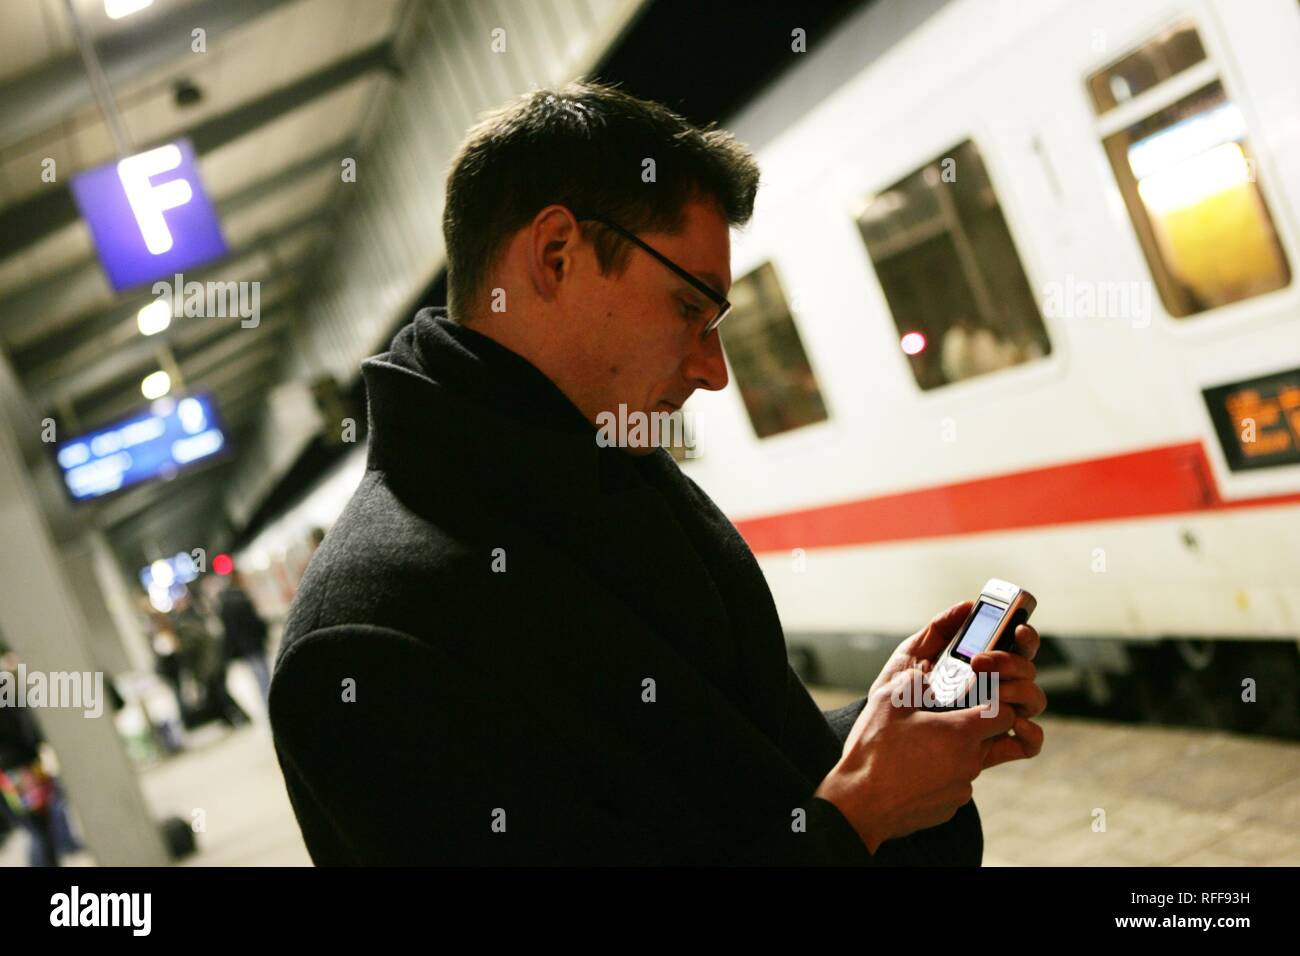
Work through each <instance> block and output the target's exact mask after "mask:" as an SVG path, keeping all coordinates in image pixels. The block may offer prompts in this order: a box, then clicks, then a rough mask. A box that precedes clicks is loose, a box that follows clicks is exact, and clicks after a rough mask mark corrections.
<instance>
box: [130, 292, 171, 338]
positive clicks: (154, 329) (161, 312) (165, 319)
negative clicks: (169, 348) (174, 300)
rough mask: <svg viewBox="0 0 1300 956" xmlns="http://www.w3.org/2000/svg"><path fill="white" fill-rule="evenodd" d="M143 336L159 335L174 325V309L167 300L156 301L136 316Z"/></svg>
mask: <svg viewBox="0 0 1300 956" xmlns="http://www.w3.org/2000/svg"><path fill="white" fill-rule="evenodd" d="M135 321H136V325H138V326H139V327H140V334H141V335H157V334H158V333H159V332H161V331H162V330H163V329H165V328H167V326H169V325H171V324H172V309H171V306H170V305H168V304H167V300H166V299H154V301H152V302H150V303H149V304H148V305H146V306H145V307H144V308H143V309H141V310H140V312H139V314H138V315H136V320H135Z"/></svg>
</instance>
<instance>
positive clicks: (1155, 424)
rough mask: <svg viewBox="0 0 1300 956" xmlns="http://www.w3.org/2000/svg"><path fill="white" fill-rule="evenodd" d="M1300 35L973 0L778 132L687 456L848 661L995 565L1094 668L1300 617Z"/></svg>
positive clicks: (796, 607)
mask: <svg viewBox="0 0 1300 956" xmlns="http://www.w3.org/2000/svg"><path fill="white" fill-rule="evenodd" d="M881 6H882V7H887V6H888V4H882V5H881ZM882 20H886V21H887V17H884V18H882ZM1297 51H1300V4H1297V2H1296V0H1250V2H1229V0H1223V2H1208V0H1201V2H1197V0H1170V2H1165V0H1144V2H1141V3H1133V2H1131V0H1102V2H1092V3H1088V4H1078V3H1069V2H1064V0H1061V2H1056V0H1034V2H1028V0H1023V2H1011V0H1008V2H998V0H954V2H950V3H948V4H946V5H944V6H943V7H942V8H941V9H940V10H939V11H938V12H937V13H935V14H934V15H933V16H931V17H929V18H928V19H927V20H925V22H924V23H922V24H921V25H920V26H919V27H918V28H916V29H914V30H911V31H910V32H908V33H907V35H905V36H901V37H899V38H898V41H897V42H896V43H893V44H892V46H890V48H889V49H888V52H886V53H885V54H884V55H882V56H880V57H879V58H877V59H876V60H874V61H873V62H872V63H871V64H870V65H869V66H868V67H867V68H866V69H864V70H863V71H862V72H861V73H859V74H858V75H856V76H854V77H853V78H852V79H851V80H849V81H848V82H846V83H845V84H843V85H842V86H841V87H840V88H839V89H838V90H837V91H836V92H835V93H834V94H833V95H831V96H829V97H827V98H825V99H824V100H822V101H821V102H820V103H819V104H818V105H817V106H816V108H815V109H813V110H811V111H807V112H805V113H804V114H803V115H801V116H800V117H799V119H798V121H797V122H795V123H793V124H792V125H790V126H789V127H788V128H786V129H785V130H784V131H783V132H782V133H781V134H780V135H778V136H776V137H774V138H772V139H771V140H770V141H768V142H767V143H765V144H764V146H763V147H762V148H761V149H760V150H759V160H760V165H761V167H762V171H763V188H762V189H761V190H760V193H759V197H758V206H757V208H756V211H755V216H754V219H753V222H752V223H751V224H750V226H749V227H748V228H747V229H746V230H744V231H743V232H742V233H741V234H739V235H738V236H737V238H736V242H735V246H734V250H733V274H734V275H735V276H737V277H738V278H737V281H736V283H735V285H734V288H733V291H732V295H731V299H732V301H733V302H734V303H735V312H734V314H733V315H732V316H730V317H729V318H728V319H727V322H726V324H724V325H723V327H722V334H723V341H724V344H725V346H726V349H727V353H728V361H729V366H730V370H731V375H732V386H731V387H729V388H727V389H725V390H723V391H722V392H717V393H698V394H697V395H696V396H695V397H693V398H692V400H691V402H690V404H689V406H688V410H689V412H690V413H692V414H693V415H694V416H695V424H696V428H695V435H694V437H695V439H696V441H697V445H696V448H695V449H694V452H695V453H696V455H697V457H693V458H686V459H684V460H683V467H684V469H685V470H686V471H687V473H688V474H689V475H690V476H691V477H692V478H694V479H695V480H696V481H697V482H698V483H699V484H700V485H701V486H702V487H703V488H704V489H705V490H706V491H707V492H708V493H709V494H710V495H711V496H712V497H713V498H714V500H715V501H716V502H717V503H718V504H719V506H720V507H721V508H722V509H723V510H724V511H725V512H726V513H727V514H728V515H729V516H731V517H732V519H733V521H735V523H736V525H737V527H738V528H739V529H740V530H741V532H742V534H744V535H745V537H746V538H747V540H748V541H749V542H750V545H751V547H752V548H753V550H754V551H755V553H756V554H757V555H758V558H759V560H760V563H761V564H762V566H763V569H764V572H765V573H766V575H767V578H768V581H769V583H770V586H771V588H772V591H773V594H774V595H775V598H776V601H777V605H778V607H779V610H780V613H781V617H782V620H783V622H784V624H785V628H786V632H787V635H788V643H789V644H790V645H791V647H792V648H793V649H795V650H798V651H800V652H801V653H802V654H803V655H805V657H809V658H811V657H820V658H821V660H820V662H819V663H820V666H819V667H818V668H817V669H818V670H819V671H820V672H821V673H822V675H823V676H831V677H839V678H848V679H858V678H859V677H866V679H869V675H870V674H872V673H874V671H873V668H876V667H878V666H879V661H878V657H879V654H878V652H879V651H880V649H881V648H883V647H887V646H892V643H893V642H894V641H896V640H897V638H898V637H899V636H900V635H903V634H907V633H910V632H911V631H913V630H914V629H916V628H917V627H918V626H919V625H920V624H922V623H923V622H924V621H926V620H927V619H928V618H929V617H930V616H931V615H932V614H934V613H935V612H936V611H938V610H940V609H942V608H945V607H947V606H948V605H950V604H951V603H953V602H954V601H957V600H961V599H963V598H967V597H969V598H973V597H975V594H976V591H977V590H978V588H979V586H980V585H981V584H982V583H983V582H984V581H985V580H986V579H987V578H989V577H1001V578H1005V579H1009V580H1012V581H1015V582H1017V583H1019V584H1021V585H1023V586H1025V587H1027V588H1029V589H1030V590H1032V591H1033V592H1034V594H1035V595H1037V597H1038V600H1039V610H1038V612H1037V613H1036V615H1035V619H1034V623H1035V624H1036V625H1037V626H1038V628H1039V630H1040V631H1041V632H1042V633H1044V634H1045V635H1051V636H1053V637H1057V638H1063V639H1067V640H1066V641H1065V646H1067V647H1068V648H1069V651H1068V656H1070V657H1071V658H1072V659H1074V660H1075V661H1076V663H1084V664H1087V665H1089V666H1090V668H1091V669H1094V670H1095V669H1098V668H1100V669H1114V670H1123V669H1125V667H1126V666H1127V665H1126V658H1125V654H1124V648H1125V647H1126V646H1129V645H1130V643H1132V642H1136V643H1144V642H1146V643H1149V642H1152V641H1154V640H1157V639H1161V638H1174V639H1176V642H1177V646H1178V647H1180V648H1181V649H1182V650H1183V651H1184V654H1185V658H1186V660H1187V661H1188V662H1189V663H1191V664H1204V663H1206V662H1207V661H1208V660H1209V655H1208V653H1207V650H1212V648H1213V643H1212V642H1214V641H1216V640H1220V639H1270V640H1286V641H1294V640H1296V638H1297V635H1298V634H1300V284H1298V283H1297V282H1296V281H1294V279H1293V273H1294V271H1295V269H1296V265H1297V263H1300V217H1298V216H1297V210H1300V72H1297V66H1296V64H1297ZM801 82H803V74H802V73H801V71H800V70H799V69H795V70H792V71H790V72H789V73H788V74H787V75H786V76H785V77H784V78H783V79H782V80H780V81H779V82H778V83H776V84H775V85H774V86H773V87H772V88H770V89H768V90H766V91H764V93H763V94H762V95H761V97H760V98H759V99H758V100H757V101H756V102H754V103H753V104H752V106H751V107H750V108H749V110H748V111H747V113H746V114H744V115H742V116H741V117H739V118H738V121H737V124H736V128H737V130H738V132H739V133H740V134H741V136H742V138H744V137H743V131H744V128H745V125H746V122H747V117H749V118H753V117H758V116H761V115H762V114H763V111H767V110H773V109H774V108H775V107H776V106H778V105H779V104H780V103H781V102H782V101H783V99H785V98H789V97H794V96H795V95H796V94H797V93H798V87H797V84H799V83H801ZM340 504H341V502H340ZM319 520H320V518H319V515H317V517H315V518H313V521H319ZM284 527H287V524H285V525H284ZM1075 639H1078V640H1075ZM1084 639H1086V640H1084ZM1206 641H1208V642H1210V643H1203V642H1206ZM845 648H847V649H848V651H849V653H850V655H851V656H852V658H853V660H856V661H859V662H861V663H862V667H861V669H860V673H854V674H850V673H845V672H843V671H840V672H838V673H836V672H835V667H834V666H830V663H831V662H833V661H834V660H837V659H838V660H841V661H842V660H844V659H845V658H844V656H843V655H840V656H839V657H838V658H837V657H836V655H837V654H839V652H840V651H842V650H844V649H845ZM864 648H865V649H873V650H874V651H875V652H876V653H871V654H863V653H862V650H863V649H864ZM850 669H856V666H854V667H851V668H850ZM827 671H831V672H832V673H830V674H829V675H827Z"/></svg>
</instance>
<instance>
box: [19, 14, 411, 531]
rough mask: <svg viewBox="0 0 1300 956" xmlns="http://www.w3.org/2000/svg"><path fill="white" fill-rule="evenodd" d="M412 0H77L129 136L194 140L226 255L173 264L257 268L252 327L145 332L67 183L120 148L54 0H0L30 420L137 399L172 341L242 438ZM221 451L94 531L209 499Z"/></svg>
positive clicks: (136, 524)
mask: <svg viewBox="0 0 1300 956" xmlns="http://www.w3.org/2000/svg"><path fill="white" fill-rule="evenodd" d="M408 2H409V0H365V2H357V0H154V2H153V3H152V5H150V6H149V7H147V8H145V9H143V10H141V11H139V12H137V13H133V14H131V15H129V16H126V17H124V18H122V19H118V20H113V19H110V18H109V17H108V16H107V15H106V12H105V3H104V0H72V3H73V6H74V7H75V9H76V11H77V13H78V15H79V17H80V18H81V20H82V23H83V24H84V27H85V29H86V31H87V33H88V35H89V36H90V37H91V39H92V41H93V43H94V45H95V49H96V52H97V55H98V56H99V58H100V60H101V62H102V64H103V68H104V71H105V74H106V76H107V78H108V80H109V83H110V86H111V89H112V94H113V98H114V101H115V103H116V106H117V109H118V112H119V114H120V116H121V118H122V121H123V125H124V127H125V130H126V133H127V135H128V137H129V145H130V147H131V149H132V150H133V151H141V150H144V149H147V148H149V147H151V146H156V145H160V144H162V143H166V142H172V141H175V140H178V139H181V138H188V139H190V140H191V142H192V143H193V145H194V149H195V152H196V154H197V157H198V160H197V161H198V168H199V174H200V176H201V178H202V181H203V183H204V186H205V187H206V190H207V192H208V195H209V196H210V198H211V199H212V201H213V203H214V204H215V205H216V207H217V210H218V212H219V213H220V217H221V222H222V232H223V234H224V236H225V239H226V243H227V245H228V246H229V249H230V254H229V255H228V256H227V257H226V258H225V259H223V260H221V261H220V262H217V263H212V264H209V265H207V266H204V267H202V269H200V270H195V274H194V275H190V274H188V273H187V274H186V279H187V280H188V279H191V278H197V279H200V280H203V279H209V278H211V279H217V280H220V281H232V280H233V281H254V280H256V281H258V282H260V284H261V286H260V309H261V320H260V323H259V324H258V326H257V327H256V328H244V327H241V324H240V322H239V321H238V320H235V321H231V320H229V319H191V320H188V321H173V322H172V324H171V326H170V327H169V328H168V329H166V330H165V331H163V332H162V333H159V334H157V335H153V336H148V337H146V336H143V335H141V333H140V331H139V329H138V327H137V313H138V312H139V310H140V308H141V307H142V306H144V305H146V304H148V303H149V302H150V301H152V300H153V298H154V296H153V295H152V293H151V291H150V289H149V287H148V286H147V285H146V286H144V287H142V288H137V289H135V290H128V291H127V292H124V293H117V292H114V290H113V289H112V287H111V285H110V284H109V282H108V280H107V279H106V278H105V275H104V272H103V270H102V269H101V267H100V264H99V261H98V259H97V257H96V254H95V249H94V245H93V243H92V238H91V233H90V230H89V228H88V226H87V225H86V223H85V222H84V220H83V219H82V218H81V217H80V215H79V213H78V209H77V206H76V204H75V202H74V200H73V197H72V192H71V189H70V186H69V183H70V181H71V179H72V177H73V176H75V175H76V174H77V173H79V172H82V171H84V170H87V169H91V168H94V167H96V166H99V165H102V164H104V163H107V162H111V161H113V160H115V159H117V158H119V157H118V154H117V150H116V149H115V146H114V142H113V138H112V136H111V134H110V130H109V127H108V125H107V123H106V121H105V119H104V116H103V115H102V113H101V110H100V108H99V105H98V104H97V102H96V100H95V99H94V97H93V94H92V87H91V85H90V83H89V82H88V81H87V77H86V71H85V68H84V65H83V62H82V59H81V56H80V53H79V50H78V46H77V43H76V39H75V33H74V30H73V27H72V23H71V18H70V17H69V14H68V10H67V8H66V4H67V0H27V2H23V3H5V4H2V5H0V348H3V350H4V353H5V355H6V356H7V358H8V360H9V362H10V363H11V365H12V367H13V369H14V372H15V374H16V377H17V379H18V381H19V383H20V384H21V386H22V390H23V392H24V393H25V400H26V403H27V405H28V408H27V411H28V412H29V418H30V420H39V419H42V418H46V417H50V418H53V419H55V420H56V421H57V422H58V423H59V430H60V437H63V436H65V435H71V434H74V433H77V432H83V431H88V430H91V429H94V428H96V427H98V426H100V425H103V424H106V423H108V422H110V421H112V420H114V419H116V418H119V417H121V416H122V415H124V414H127V413H129V412H131V411H132V410H134V409H137V408H139V407H140V406H142V405H143V404H145V400H144V398H143V396H142V394H141V387H140V386H141V380H142V379H143V377H144V376H145V375H147V374H149V373H150V372H152V371H155V370H157V369H158V368H159V367H160V362H161V361H162V360H161V359H160V355H159V352H160V347H162V346H164V345H165V346H167V348H168V349H169V350H170V352H171V354H172V355H173V356H174V358H175V363H176V364H175V366H174V368H179V370H180V373H181V376H182V379H183V386H184V387H185V388H186V389H187V390H210V391H212V392H213V393H214V394H215V396H216V399H217V403H218V406H219V408H220V409H221V412H222V416H223V418H224V420H225V425H226V429H227V432H228V433H229V434H230V435H231V437H232V439H233V440H234V442H235V444H238V442H239V437H240V435H241V434H242V433H243V432H245V431H246V430H247V429H248V428H249V426H251V425H252V424H253V423H254V422H255V420H256V418H257V416H258V414H259V410H260V407H261V405H262V401H263V399H264V398H265V395H266V392H267V390H268V389H269V388H270V387H272V386H273V385H274V384H275V383H276V382H275V379H276V367H277V362H276V359H277V356H278V355H280V353H281V351H282V350H283V348H284V347H285V344H286V342H287V339H286V336H285V333H286V331H287V330H288V329H289V328H290V327H291V325H292V323H293V322H294V321H296V317H295V313H294V304H295V302H296V301H297V297H298V293H299V292H300V290H301V287H302V284H303V283H304V282H309V281H310V271H311V270H310V263H311V261H312V260H313V258H314V257H316V256H317V255H318V254H319V252H320V249H321V244H322V242H323V241H324V240H326V239H328V237H329V234H330V223H331V217H332V216H333V215H335V214H336V213H337V209H338V207H339V203H340V200H341V197H340V190H341V188H342V186H343V183H342V177H341V176H340V163H341V160H342V159H343V158H344V157H348V156H355V155H356V153H357V151H358V149H360V148H361V147H362V146H363V145H364V143H365V141H366V138H367V137H368V135H369V133H370V132H371V130H370V125H372V124H373V120H374V117H375V115H376V113H377V112H378V111H377V110H376V108H375V107H376V102H377V97H380V96H381V95H383V93H384V91H385V89H386V86H387V84H388V83H389V82H390V81H391V80H392V78H393V77H394V76H395V75H397V72H398V68H397V66H396V64H397V56H396V54H395V52H394V49H393V47H394V43H395V39H396V36H397V33H398V29H399V25H400V23H401V22H402V18H403V17H404V15H405V14H406V12H407V5H408ZM199 28H201V29H202V30H203V31H204V32H203V34H202V39H203V41H204V47H205V48H204V49H203V50H201V51H196V50H195V49H194V44H195V34H194V31H195V30H196V29H199ZM181 88H185V89H187V90H189V91H191V95H190V96H189V97H180V96H178V89H181ZM193 90H197V91H198V96H197V98H195V97H193V95H192V91H193ZM51 161H52V163H51ZM51 169H52V170H53V176H52V177H51V176H50V175H49V173H48V172H46V175H44V176H43V175H42V173H43V172H45V171H47V170H51ZM51 178H52V180H53V181H49V180H50V179H51ZM222 467H227V466H216V468H210V469H207V470H206V471H200V472H197V473H195V474H193V475H189V476H182V477H179V478H177V479H176V480H174V481H171V482H166V483H163V484H161V485H159V484H155V485H150V486H147V487H142V488H140V489H137V490H134V491H131V492H127V493H124V494H122V495H119V496H118V497H117V498H115V499H113V500H112V501H105V502H103V503H102V504H99V505H95V506H91V508H90V509H88V511H89V512H90V513H91V514H92V515H93V516H94V518H95V520H96V523H97V524H99V525H100V526H101V527H105V528H106V530H109V531H110V532H111V531H113V530H114V529H115V528H116V529H117V530H118V531H119V532H129V536H130V537H139V536H140V535H141V534H144V533H145V532H146V531H147V529H148V526H149V525H150V524H151V523H152V522H154V521H157V520H160V519H162V518H165V517H166V516H167V515H168V514H170V517H171V519H173V520H175V519H176V518H177V515H176V514H175V513H174V512H175V511H176V510H177V509H185V508H189V509H191V510H194V509H197V510H200V511H201V510H202V509H204V508H210V507H211V506H212V499H213V497H214V495H215V491H214V484H215V483H216V482H219V480H220V469H221V468H222ZM214 472H215V474H214ZM146 518H147V520H146ZM124 525H130V526H131V527H130V528H124V527H123V526H124Z"/></svg>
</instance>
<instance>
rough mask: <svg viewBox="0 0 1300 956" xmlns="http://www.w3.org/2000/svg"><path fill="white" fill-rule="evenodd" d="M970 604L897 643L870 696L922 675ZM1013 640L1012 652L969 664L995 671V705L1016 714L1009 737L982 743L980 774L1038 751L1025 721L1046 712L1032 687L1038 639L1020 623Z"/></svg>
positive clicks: (1039, 739) (1037, 731)
mask: <svg viewBox="0 0 1300 956" xmlns="http://www.w3.org/2000/svg"><path fill="white" fill-rule="evenodd" d="M973 605H974V602H973V601H962V602H961V603H960V604H954V605H953V606H952V607H950V608H948V610H946V611H943V612H941V613H939V614H937V615H935V617H934V618H933V619H932V620H931V621H930V623H929V624H927V625H926V626H925V627H923V628H921V630H919V631H917V632H916V633H915V634H913V635H912V636H911V637H909V638H907V639H906V640H904V641H903V643H901V644H899V645H898V648H897V649H896V650H895V651H894V653H893V655H891V656H890V658H889V660H888V661H887V662H886V663H885V666H884V668H883V669H882V670H881V671H880V676H879V677H877V678H876V680H875V683H873V684H872V685H871V693H875V691H876V690H877V689H878V688H879V687H882V686H884V685H885V684H888V683H889V682H890V681H891V680H893V679H894V678H895V677H896V676H897V675H898V674H900V673H903V672H905V671H911V670H919V671H921V672H922V673H923V674H928V673H929V672H930V670H931V668H933V667H934V662H935V661H936V660H937V659H938V657H939V655H940V654H942V653H943V649H944V648H945V647H947V646H948V642H949V641H951V640H952V638H953V635H955V634H956V633H957V629H958V628H960V627H961V625H962V622H963V621H965V620H966V615H968V614H969V613H970V610H971V607H972V606H973ZM1015 641H1016V644H1015V653H1012V652H1010V651H989V652H987V653H984V654H977V655H975V657H974V658H973V659H972V660H971V670H973V671H975V673H977V674H978V673H980V672H982V671H987V672H990V673H992V672H994V671H996V672H997V674H998V702H999V705H1002V704H1010V705H1011V706H1012V708H1013V709H1014V711H1015V712H1016V715H1017V720H1016V721H1015V723H1014V724H1013V725H1012V727H1011V730H1013V731H1014V734H1015V735H1014V736H1011V735H1009V734H1003V735H1002V736H1001V737H998V738H996V739H993V740H990V741H988V743H987V745H986V746H985V748H984V755H983V756H984V762H983V765H982V766H981V767H980V769H981V770H987V769H988V768H989V767H996V766H997V765H998V764H1000V763H1006V762H1007V761H1008V760H1021V759H1024V758H1026V757H1035V756H1037V755H1038V752H1039V751H1040V750H1042V749H1043V728H1042V727H1040V726H1039V725H1038V724H1036V723H1034V722H1033V720H1032V719H1031V718H1033V717H1037V716H1038V715H1039V714H1041V713H1042V712H1043V711H1044V709H1046V707H1047V695H1046V694H1044V693H1043V689H1042V688H1041V687H1039V686H1038V684H1037V683H1035V681H1036V680H1037V677H1038V668H1036V667H1034V665H1033V660H1034V657H1035V655H1037V654H1038V648H1039V646H1040V645H1041V644H1042V640H1041V639H1040V638H1039V636H1038V631H1036V630H1034V628H1033V627H1031V626H1030V625H1028V624H1021V625H1020V626H1019V627H1017V628H1016V633H1015Z"/></svg>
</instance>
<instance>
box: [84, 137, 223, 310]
mask: <svg viewBox="0 0 1300 956" xmlns="http://www.w3.org/2000/svg"><path fill="white" fill-rule="evenodd" d="M72 194H73V196H74V197H75V198H76V200H77V206H78V208H80V210H81V215H82V217H83V218H84V219H85V220H86V224H87V225H88V226H90V233H91V236H93V237H94V240H95V250H96V251H97V252H98V253H99V261H100V262H101V263H102V264H103V266H104V272H105V273H107V275H108V281H109V282H110V283H111V284H112V286H113V288H114V289H116V290H118V291H121V290H122V289H128V288H130V287H132V286H137V285H141V284H142V283H145V282H152V281H153V280H154V279H161V278H163V277H168V278H170V277H171V276H173V275H174V274H176V273H177V272H183V271H184V270H185V269H188V268H191V267H193V266H198V265H202V264H203V263H205V262H211V261H212V260H214V259H219V258H221V257H222V256H224V255H225V254H226V252H227V247H226V240H225V238H224V237H223V236H222V235H221V223H220V221H219V220H218V219H217V211H216V209H215V208H214V207H213V205H212V201H211V200H210V199H209V198H208V194H207V193H206V192H205V191H204V189H203V184H202V183H201V182H200V181H199V167H198V163H197V162H196V161H195V158H194V147H193V145H192V144H191V143H190V141H189V140H186V139H182V140H177V141H176V142H175V143H168V144H167V145H165V146H159V147H158V148H157V149H151V150H148V151H146V152H143V153H137V154H136V155H135V156H128V157H127V158H126V159H123V160H119V161H117V162H115V163H108V164H107V165H105V166H99V167H97V168H95V169H92V170H89V171H87V172H84V173H81V174H80V175H78V176H74V177H73V179H72Z"/></svg>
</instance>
